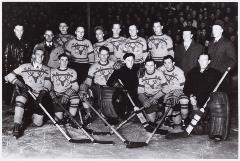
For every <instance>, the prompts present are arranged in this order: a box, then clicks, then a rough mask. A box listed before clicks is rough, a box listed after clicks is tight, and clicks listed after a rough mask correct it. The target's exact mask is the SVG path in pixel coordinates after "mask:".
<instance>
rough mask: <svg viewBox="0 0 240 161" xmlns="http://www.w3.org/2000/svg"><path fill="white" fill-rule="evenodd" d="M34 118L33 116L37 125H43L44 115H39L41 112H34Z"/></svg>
mask: <svg viewBox="0 0 240 161" xmlns="http://www.w3.org/2000/svg"><path fill="white" fill-rule="evenodd" d="M32 118H33V123H34V124H35V125H36V126H42V125H43V115H39V114H36V113H34V114H33V117H32Z"/></svg>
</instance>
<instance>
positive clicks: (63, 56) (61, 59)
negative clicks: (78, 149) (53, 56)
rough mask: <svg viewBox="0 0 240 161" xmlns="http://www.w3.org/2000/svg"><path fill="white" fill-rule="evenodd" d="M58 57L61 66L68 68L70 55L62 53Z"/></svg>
mask: <svg viewBox="0 0 240 161" xmlns="http://www.w3.org/2000/svg"><path fill="white" fill-rule="evenodd" d="M58 59H59V64H60V68H61V69H65V68H67V65H68V60H69V58H68V55H66V54H65V53H63V54H60V55H59V56H58Z"/></svg>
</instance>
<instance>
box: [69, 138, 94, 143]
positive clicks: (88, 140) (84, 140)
mask: <svg viewBox="0 0 240 161" xmlns="http://www.w3.org/2000/svg"><path fill="white" fill-rule="evenodd" d="M69 142H70V143H92V140H90V139H79V140H77V139H70V140H69Z"/></svg>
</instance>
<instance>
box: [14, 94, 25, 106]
mask: <svg viewBox="0 0 240 161" xmlns="http://www.w3.org/2000/svg"><path fill="white" fill-rule="evenodd" d="M15 102H16V103H15V106H17V107H21V108H24V105H25V104H26V102H27V97H24V96H17V97H16V100H15Z"/></svg>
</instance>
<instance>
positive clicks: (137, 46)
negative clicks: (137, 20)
mask: <svg viewBox="0 0 240 161" xmlns="http://www.w3.org/2000/svg"><path fill="white" fill-rule="evenodd" d="M137 33H138V29H137V26H136V25H130V26H129V34H130V37H129V38H128V39H127V40H126V42H125V45H124V49H123V52H124V53H133V54H134V55H135V62H134V63H135V64H136V67H137V68H138V69H139V68H140V67H141V68H143V66H144V61H145V59H146V57H147V56H148V52H147V43H146V40H145V39H144V38H142V37H139V36H138V35H137Z"/></svg>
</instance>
